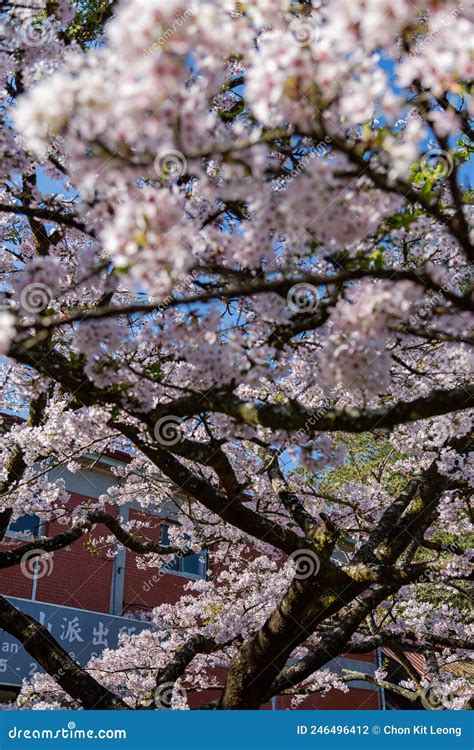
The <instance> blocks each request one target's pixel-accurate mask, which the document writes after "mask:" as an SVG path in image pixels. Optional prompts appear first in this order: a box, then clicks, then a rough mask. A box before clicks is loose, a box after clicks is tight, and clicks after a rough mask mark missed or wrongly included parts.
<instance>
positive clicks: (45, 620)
mask: <svg viewBox="0 0 474 750" xmlns="http://www.w3.org/2000/svg"><path fill="white" fill-rule="evenodd" d="M7 598H8V600H9V601H10V602H11V603H12V604H13V605H14V606H15V607H18V609H21V610H22V611H23V612H26V614H28V615H31V617H34V618H35V620H37V621H38V622H39V623H41V625H44V627H46V628H47V629H48V630H49V632H50V633H51V634H52V635H53V636H54V637H55V638H56V639H57V641H58V642H59V643H60V644H61V646H62V647H63V648H64V649H66V651H67V652H68V653H69V654H70V656H71V657H72V658H73V659H75V660H76V661H77V662H79V664H87V662H88V661H89V659H91V658H92V657H93V656H99V654H100V653H101V652H102V651H103V650H104V649H105V648H116V646H117V644H118V642H119V638H120V636H121V634H122V633H127V634H129V635H134V634H135V633H140V632H141V631H142V630H145V629H146V628H148V627H150V626H149V624H148V623H146V622H140V621H139V620H131V619H129V618H127V617H114V616H113V615H106V614H102V613H100V612H89V611H88V610H81V609H72V608H71V607H60V606H58V605H56V604H44V603H43V602H32V601H29V600H27V599H15V598H13V597H7ZM39 671H42V670H41V667H40V666H39V664H38V663H37V662H36V661H35V660H34V659H33V658H32V657H31V656H30V655H29V654H28V652H27V651H25V649H24V648H23V647H22V645H21V643H20V642H19V641H17V640H16V638H13V636H11V635H10V634H9V633H6V632H5V631H4V630H0V684H2V685H21V682H22V680H23V679H24V678H25V677H32V676H33V675H34V674H35V672H39Z"/></svg>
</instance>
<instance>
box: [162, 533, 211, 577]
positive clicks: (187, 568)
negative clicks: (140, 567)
mask: <svg viewBox="0 0 474 750" xmlns="http://www.w3.org/2000/svg"><path fill="white" fill-rule="evenodd" d="M168 532H169V525H168V524H166V523H162V524H161V527H160V544H163V545H169V543H170V539H169V533H168ZM162 570H164V571H165V572H166V571H168V572H170V573H179V574H181V575H184V576H188V577H189V578H205V577H206V571H207V553H206V552H205V550H202V551H201V552H197V553H194V554H192V555H183V556H182V557H181V556H179V555H176V556H175V557H171V558H170V559H169V560H167V561H166V562H165V563H164V564H163V566H162Z"/></svg>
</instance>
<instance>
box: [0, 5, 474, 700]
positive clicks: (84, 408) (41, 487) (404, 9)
mask: <svg viewBox="0 0 474 750" xmlns="http://www.w3.org/2000/svg"><path fill="white" fill-rule="evenodd" d="M472 21H473V18H472V8H471V9H469V7H468V4H467V3H463V2H459V3H456V2H455V1H454V0H453V1H451V0H448V1H447V2H442V3H441V2H439V0H399V2H397V3H393V2H390V1H389V0H321V1H319V2H310V1H309V0H306V1H305V0H302V2H300V3H296V2H291V1H290V0H253V2H251V3H245V2H233V1H232V0H200V1H199V2H198V1H197V0H196V1H195V2H189V3H187V2H185V1H184V0H120V2H119V3H114V2H110V3H109V2H106V1H105V0H104V1H103V2H96V3H93V2H86V3H78V5H77V7H76V6H75V5H74V4H73V3H72V2H69V1H68V0H31V1H30V0H22V1H21V2H20V1H18V2H17V0H4V1H3V2H2V3H1V27H0V28H1V31H0V36H1V42H0V45H1V46H0V59H1V65H2V78H3V81H4V84H3V94H2V99H1V105H0V107H1V117H2V136H1V139H2V140H1V148H2V167H1V169H2V176H1V193H2V194H1V196H0V214H1V216H2V224H1V232H2V246H1V250H0V252H1V270H2V286H1V289H2V292H1V296H2V299H1V312H0V352H1V354H2V355H3V359H2V375H3V388H2V392H1V399H2V404H1V408H2V410H3V411H6V410H8V411H9V412H10V413H11V412H13V413H16V414H19V415H23V416H25V415H26V418H25V419H23V420H22V421H16V422H13V424H10V423H5V425H4V428H3V431H2V436H1V453H2V473H1V476H0V483H1V493H0V494H1V509H0V510H1V513H0V534H1V537H2V538H3V537H4V535H5V533H6V530H7V528H8V525H9V523H10V522H11V521H12V520H15V519H16V518H18V517H20V516H21V515H24V514H25V513H31V512H35V513H36V514H38V515H39V516H40V518H42V519H43V520H45V521H48V520H51V519H52V518H57V517H58V516H61V517H62V518H63V519H64V522H65V528H64V532H62V533H61V534H58V535H55V536H50V537H41V538H39V539H35V540H32V541H27V542H25V543H22V544H20V545H17V546H16V547H15V548H14V549H10V548H9V549H8V550H7V551H2V552H0V566H1V567H2V568H7V567H10V566H15V565H20V564H21V562H22V560H23V559H24V556H25V555H26V554H28V553H29V552H31V550H33V549H34V550H35V551H36V553H37V554H41V553H45V554H49V555H54V552H55V551H57V550H60V549H64V548H65V547H68V546H70V545H72V544H74V543H76V542H77V541H78V540H80V539H84V538H87V537H88V536H89V535H90V532H91V530H92V529H94V528H96V527H99V528H102V529H103V534H104V536H103V542H104V544H105V543H108V542H110V540H114V541H117V542H118V543H120V544H122V545H124V546H125V547H127V548H128V549H130V550H133V551H134V552H135V553H137V554H139V555H140V556H141V558H142V560H143V566H144V567H145V568H148V569H149V570H150V574H153V572H156V571H157V570H159V569H160V567H161V566H163V565H166V561H167V560H169V559H170V558H171V557H172V556H173V555H176V554H183V555H185V554H187V553H189V551H196V550H201V549H207V550H208V555H209V561H210V574H209V576H208V578H207V579H206V580H202V581H192V582H190V583H189V584H188V586H187V591H186V594H185V595H184V596H183V598H182V599H181V600H180V602H179V604H178V605H177V606H175V607H170V606H169V605H161V606H158V607H157V608H156V609H155V610H154V611H153V613H152V625H153V626H152V628H151V629H150V630H147V631H145V632H143V633H141V634H140V635H138V636H133V637H126V638H124V639H123V640H122V642H121V644H120V647H119V648H118V649H117V650H116V651H113V652H107V653H105V654H104V655H103V656H102V657H101V658H99V659H95V660H94V661H93V662H91V663H90V664H89V665H88V666H87V667H86V668H82V667H80V666H79V665H78V664H76V663H75V662H74V661H73V660H72V659H71V658H70V657H69V656H68V654H67V653H66V652H65V651H64V650H63V649H62V647H61V646H60V645H59V643H57V642H56V641H55V640H54V639H53V637H52V636H51V634H50V633H48V631H47V630H45V628H44V627H42V626H41V625H40V624H39V623H37V622H35V621H33V620H32V619H31V618H30V617H29V616H27V615H25V614H23V613H21V612H19V611H18V610H16V609H15V608H14V607H13V606H12V605H11V604H10V603H9V602H7V600H5V599H4V598H0V627H2V628H3V629H5V630H6V631H7V632H9V633H11V634H12V635H14V636H15V637H16V638H18V639H19V640H20V641H21V642H23V643H25V647H26V648H27V650H28V651H29V652H30V653H31V654H32V656H34V658H35V659H37V660H38V662H39V663H40V664H41V665H42V667H43V668H44V670H45V672H46V674H44V675H40V676H37V677H36V678H34V679H33V680H32V681H31V682H30V683H25V684H24V687H23V689H22V692H21V694H20V697H19V699H18V705H19V706H26V707H31V706H35V707H39V708H41V707H48V708H51V707H55V708H61V707H71V706H72V707H78V708H79V707H84V708H113V709H120V708H126V707H131V708H155V707H170V706H171V707H173V708H186V707H188V697H187V696H188V695H189V694H190V692H191V691H192V692H193V694H196V693H197V694H199V693H204V691H205V690H206V689H208V688H213V689H215V690H216V691H217V695H218V697H217V698H216V699H215V700H213V701H212V702H211V704H210V706H209V707H213V708H220V709H245V708H259V707H260V706H261V705H262V704H264V703H265V702H266V701H268V700H269V699H270V698H271V697H272V696H275V695H280V694H289V695H292V696H293V697H294V702H295V705H297V703H298V701H299V700H300V699H301V697H304V696H305V695H308V694H311V693H314V692H318V691H323V692H324V691H327V690H329V689H331V688H334V689H340V690H347V683H348V682H349V681H350V680H354V679H365V680H368V681H369V682H371V683H372V684H374V685H379V686H382V687H388V688H389V689H391V690H392V691H394V692H395V693H397V692H398V693H399V694H400V695H402V696H403V697H405V698H407V699H408V700H410V701H412V702H414V703H415V702H416V701H418V700H419V699H420V698H421V699H422V702H423V705H424V707H425V708H435V707H440V706H441V707H449V708H458V709H460V708H465V707H466V706H467V705H468V703H469V700H470V695H471V690H470V686H469V683H468V682H467V680H466V678H464V677H462V676H459V675H457V674H456V673H455V672H453V671H452V669H451V667H452V665H453V664H454V663H456V662H459V661H461V662H462V661H463V660H465V659H466V658H467V656H468V653H469V649H470V648H471V647H472V625H470V624H469V617H468V607H467V606H466V601H468V595H469V584H468V581H469V579H470V578H471V576H472V572H471V571H472V568H471V566H470V562H469V561H470V556H469V544H470V542H472V510H471V509H470V506H469V488H470V487H471V486H472V459H471V458H470V454H469V449H470V443H471V437H470V435H471V427H472V410H470V407H471V406H472V397H473V393H474V388H473V385H472V383H471V382H470V369H471V367H470V365H471V363H472V360H471V359H470V346H471V345H472V331H471V330H470V329H471V324H472V307H473V305H472V296H471V290H470V281H471V275H470V261H472V259H473V257H474V251H473V246H472V233H471V232H470V222H469V220H470V216H471V211H470V207H469V201H470V191H469V156H470V151H471V149H472V141H471V138H472V129H471V123H472V119H471V118H472V101H470V100H469V90H470V87H471V85H472V78H473V62H472V50H471V49H470V40H471V39H472V36H473V30H472ZM117 448H120V449H122V450H125V451H127V452H128V453H129V455H130V463H129V464H128V465H127V466H126V468H123V469H120V470H119V469H117V470H116V474H117V477H116V479H117V481H116V482H115V483H114V484H113V485H112V486H111V487H110V488H109V490H108V492H107V493H106V494H105V495H103V496H101V497H100V498H98V499H97V501H96V502H92V501H91V502H90V503H89V504H87V505H82V506H79V507H75V508H74V509H73V510H70V509H69V510H68V507H69V506H67V505H66V504H67V499H68V495H67V492H66V490H65V487H64V485H63V484H62V482H61V481H60V480H57V481H51V480H48V478H47V471H48V470H49V469H50V468H51V467H52V466H54V465H57V464H61V465H67V466H68V467H69V468H70V469H71V470H73V471H74V470H77V469H78V463H77V461H78V458H79V457H80V456H81V455H82V454H84V453H85V452H88V451H89V452H90V451H91V450H94V451H96V452H98V453H100V452H103V451H107V450H109V451H110V450H114V449H117ZM131 497H133V499H134V500H135V501H137V502H138V503H139V504H140V505H141V507H142V508H143V509H144V510H147V509H153V511H155V512H157V513H159V512H160V509H161V508H163V507H164V506H165V504H167V506H169V504H170V503H172V504H173V505H174V507H175V514H176V515H175V520H176V524H175V525H173V528H172V531H171V533H170V544H169V545H160V544H157V543H155V542H153V541H151V539H150V538H148V537H147V528H146V525H145V526H143V527H140V526H139V525H137V524H136V522H135V524H129V525H120V523H119V522H118V520H117V518H116V517H115V516H114V515H113V514H111V513H108V512H106V510H105V508H106V507H109V506H112V507H115V508H119V507H120V506H121V505H122V504H124V503H126V502H128V501H129V500H130V498H131ZM471 546H472V545H471ZM53 559H54V557H53ZM383 645H389V646H390V648H391V649H392V651H394V652H395V653H397V654H399V655H400V658H401V660H402V663H403V654H404V651H405V650H407V649H408V650H413V649H415V650H417V651H419V652H420V653H421V654H423V655H424V656H425V659H426V664H427V673H426V674H427V677H426V678H422V679H420V678H419V677H418V676H417V675H416V674H414V673H413V672H412V671H410V669H409V666H408V667H407V673H406V679H405V680H403V681H402V682H400V683H397V684H392V683H390V682H388V681H387V679H386V677H387V676H386V674H385V673H384V671H383V669H382V670H378V671H377V672H376V674H375V676H373V677H370V676H368V675H359V674H354V673H347V674H343V675H342V676H341V675H335V674H333V673H331V671H330V669H328V667H327V664H328V662H329V661H330V660H331V658H332V657H337V656H338V655H341V654H350V653H369V652H371V651H373V650H374V649H375V648H377V647H380V646H383ZM405 661H406V660H405ZM217 664H219V665H225V666H226V667H227V669H226V670H225V674H224V677H222V670H220V672H219V675H218V679H217V678H216V670H215V669H214V666H215V665H217ZM216 680H217V682H216Z"/></svg>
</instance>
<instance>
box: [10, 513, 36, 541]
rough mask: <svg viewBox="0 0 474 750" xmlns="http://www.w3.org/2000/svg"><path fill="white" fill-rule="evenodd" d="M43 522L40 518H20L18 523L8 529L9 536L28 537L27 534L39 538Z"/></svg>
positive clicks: (15, 522) (33, 516) (12, 524)
mask: <svg viewBox="0 0 474 750" xmlns="http://www.w3.org/2000/svg"><path fill="white" fill-rule="evenodd" d="M40 526H41V521H40V519H39V517H38V516H35V515H33V514H32V515H31V516H20V518H17V519H16V521H12V523H11V524H10V525H9V527H8V536H19V537H22V536H26V534H29V535H32V536H34V537H37V536H39V531H40Z"/></svg>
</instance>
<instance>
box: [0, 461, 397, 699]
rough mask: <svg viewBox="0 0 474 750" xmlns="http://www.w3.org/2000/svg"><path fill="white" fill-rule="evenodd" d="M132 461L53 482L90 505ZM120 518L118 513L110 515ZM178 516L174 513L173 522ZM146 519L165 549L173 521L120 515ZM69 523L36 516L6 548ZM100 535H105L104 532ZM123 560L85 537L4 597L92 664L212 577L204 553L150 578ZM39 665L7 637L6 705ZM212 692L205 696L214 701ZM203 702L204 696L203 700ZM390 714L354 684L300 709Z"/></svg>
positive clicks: (28, 572)
mask: <svg viewBox="0 0 474 750" xmlns="http://www.w3.org/2000/svg"><path fill="white" fill-rule="evenodd" d="M126 461H127V455H126V454H113V455H109V456H104V455H102V456H100V457H98V456H85V457H84V458H83V460H82V468H81V471H78V472H76V473H71V472H69V471H68V470H65V469H53V470H52V471H51V472H50V478H51V479H52V480H53V479H56V478H57V477H58V476H61V477H62V478H63V479H64V481H65V484H66V489H67V491H68V492H69V493H70V500H69V503H70V505H71V507H73V506H74V505H75V504H79V503H81V504H82V503H84V502H87V500H89V499H91V498H97V497H98V496H100V495H101V494H103V493H105V491H106V490H107V488H108V487H110V486H111V484H113V483H114V482H115V481H116V480H115V477H114V475H113V473H112V471H111V469H112V467H113V466H121V465H122V466H123V465H124V463H126ZM108 510H109V511H110V512H111V513H113V514H114V515H117V510H116V509H112V508H110V509H108ZM170 515H171V514H167V519H168V518H169V516H170ZM128 519H131V520H133V519H142V520H147V521H149V522H150V526H149V527H148V528H146V530H144V532H143V533H144V534H146V536H148V537H149V538H152V539H155V540H156V541H158V540H160V541H161V543H166V539H167V523H168V520H167V522H165V521H164V520H163V517H161V518H160V517H159V516H153V515H152V514H151V513H149V514H147V515H146V516H144V514H143V513H142V512H141V511H140V510H139V509H138V508H137V507H134V505H133V503H130V504H129V505H128V506H124V507H122V508H121V510H120V520H121V521H122V522H124V521H127V520H128ZM64 529H65V527H64V525H63V524H60V523H59V522H57V521H55V522H52V523H48V524H42V523H40V521H39V519H38V517H36V516H25V517H23V518H21V519H19V520H18V521H16V522H15V523H12V524H11V525H10V527H9V529H8V532H7V535H6V537H5V540H4V541H3V542H2V543H1V545H0V549H2V550H6V549H8V548H12V546H17V545H18V544H20V543H22V537H23V538H24V536H25V532H28V533H29V534H31V533H33V534H34V535H35V536H40V535H41V536H42V535H48V536H51V535H53V534H55V533H58V532H61V531H64ZM93 536H96V537H98V536H102V537H103V536H104V530H103V529H102V528H97V529H96V530H94V532H93ZM116 551H117V554H116V555H115V556H111V555H110V554H107V549H106V548H102V549H101V550H100V551H99V552H98V551H97V550H95V549H93V548H91V546H90V544H88V543H87V542H85V541H84V537H83V538H81V539H79V540H78V541H77V542H75V543H73V544H72V545H71V546H70V547H69V548H66V549H64V550H60V551H58V552H55V553H54V556H53V557H52V558H50V559H49V560H46V561H45V560H43V559H40V561H39V562H38V559H36V562H35V560H34V559H33V560H31V561H30V562H31V565H28V566H26V567H25V566H24V565H22V566H15V567H12V568H7V569H3V570H0V592H1V593H2V594H4V595H5V596H7V597H8V598H10V599H11V601H12V603H14V604H15V606H17V607H19V608H20V609H23V610H24V611H26V612H28V613H29V614H31V615H32V616H33V617H35V618H36V619H38V620H39V621H40V622H42V623H43V624H45V625H46V626H47V627H48V628H49V629H50V630H51V632H52V634H53V635H54V636H55V637H56V638H57V639H58V641H59V642H60V643H61V645H63V646H64V647H65V648H66V649H67V650H68V651H69V652H70V653H71V655H74V658H76V659H77V660H78V661H79V662H80V663H83V664H85V663H87V661H88V659H89V658H90V657H91V655H94V654H98V653H100V651H101V650H102V649H103V648H105V647H107V646H108V647H114V646H115V645H116V643H117V640H118V637H119V633H120V632H123V631H124V630H125V631H127V632H130V633H136V632H139V631H140V630H142V629H143V628H145V627H148V625H147V624H146V623H144V622H143V620H142V619H140V613H143V612H144V611H149V610H151V609H152V608H153V607H155V606H157V605H158V604H161V603H171V604H173V603H174V602H176V601H177V600H178V599H179V598H180V596H181V595H182V593H183V587H184V586H185V584H186V583H187V582H188V580H189V579H191V578H202V577H204V576H205V575H206V569H207V565H208V560H207V556H206V554H205V553H201V554H200V555H199V554H198V555H191V556H188V557H184V558H182V559H179V560H175V561H173V562H172V563H171V564H167V566H166V569H164V570H161V571H156V572H155V571H153V570H152V569H150V568H148V569H147V570H145V571H143V570H140V569H139V567H138V566H137V556H136V555H135V554H134V553H133V552H130V551H129V550H126V549H124V548H123V547H122V546H120V545H118V546H117V550H116ZM377 658H378V655H377V654H368V655H367V654H364V655H360V656H357V655H351V657H350V658H340V659H336V660H334V661H333V662H332V663H331V664H330V667H331V669H333V670H334V671H340V670H341V669H343V668H344V669H352V670H356V671H359V672H366V673H373V671H374V669H375V668H376V666H377ZM38 668H39V667H38V665H37V664H36V662H34V661H33V660H32V658H31V657H30V656H29V655H28V654H27V653H26V651H25V649H24V648H23V647H22V646H21V645H20V644H19V643H18V641H16V640H15V639H14V638H13V637H12V636H9V634H7V633H5V632H3V631H0V699H2V700H5V699H11V698H12V697H14V695H16V693H17V692H18V689H19V686H20V684H21V681H22V679H23V678H24V677H26V676H31V675H32V674H33V673H34V672H35V671H36V670H37V669H38ZM214 697H215V696H213V695H212V694H211V693H209V694H207V695H206V696H204V698H205V701H204V702H208V701H209V700H212V699H213V698H214ZM200 700H201V702H202V701H203V696H201V698H200ZM289 703H290V699H289V698H288V697H286V696H279V697H277V698H274V699H273V701H272V703H271V704H269V705H268V706H265V708H269V709H272V708H273V709H282V708H288V707H289ZM384 707H385V699H384V695H383V693H382V692H381V691H380V690H378V689H376V688H372V687H371V686H370V685H369V684H368V683H365V682H360V683H353V684H352V685H351V689H350V691H349V692H348V693H342V692H341V691H339V690H331V691H330V692H329V693H328V694H327V695H326V696H325V697H324V698H323V697H321V696H320V695H314V696H311V697H310V698H307V699H306V700H305V701H304V702H303V703H301V704H300V708H316V709H317V708H321V709H323V708H324V709H342V708H344V709H345V708H352V709H354V708H355V709H377V708H384Z"/></svg>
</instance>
